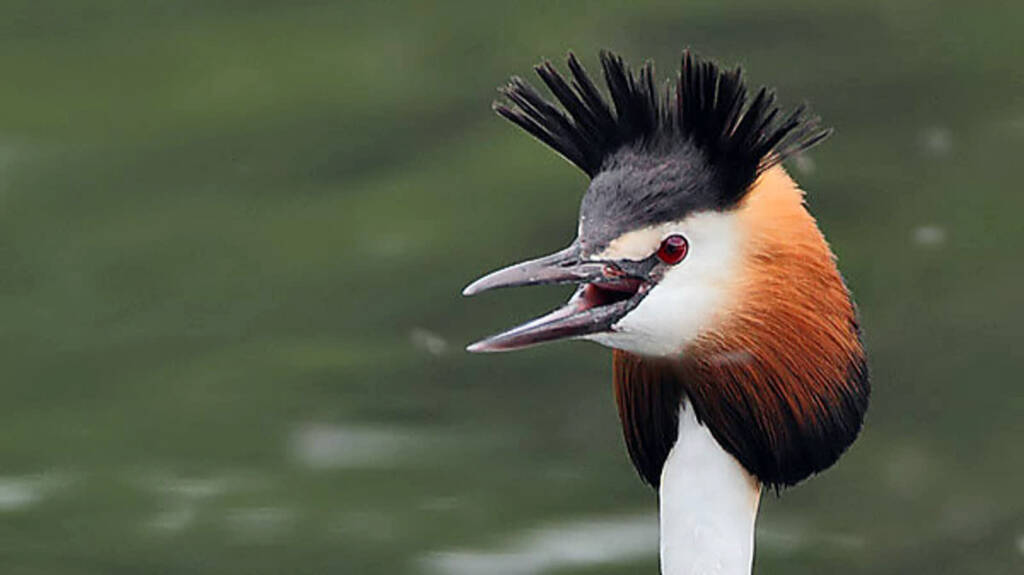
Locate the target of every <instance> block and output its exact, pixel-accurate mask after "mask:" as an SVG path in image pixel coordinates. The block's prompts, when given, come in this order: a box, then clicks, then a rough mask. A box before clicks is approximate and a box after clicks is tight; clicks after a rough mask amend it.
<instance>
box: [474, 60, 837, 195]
mask: <svg viewBox="0 0 1024 575" xmlns="http://www.w3.org/2000/svg"><path fill="white" fill-rule="evenodd" d="M600 59H601V67H602V69H603V73H604V80H605V85H606V87H607V92H608V94H609V96H610V99H611V103H609V102H608V100H607V99H606V98H605V97H604V95H602V93H601V91H600V90H599V89H598V88H597V87H596V86H595V85H594V82H593V81H592V80H591V79H590V77H589V75H588V74H587V72H586V70H584V68H583V66H582V65H581V64H580V62H579V60H578V59H577V58H576V56H575V55H574V54H572V53H571V52H570V53H569V56H568V66H569V72H570V77H569V79H568V80H567V79H566V78H565V77H564V76H563V75H562V74H561V73H560V72H559V71H558V70H557V69H556V68H555V67H554V66H553V65H552V64H551V63H550V62H544V63H542V64H540V65H538V66H537V67H536V68H535V70H536V72H537V75H538V76H540V78H541V80H542V81H543V82H544V84H545V85H546V86H547V87H548V89H549V90H550V92H551V94H552V95H554V97H555V99H556V100H557V101H558V104H560V105H561V107H559V106H558V105H556V104H555V103H554V102H551V101H549V100H548V99H546V98H544V97H543V96H542V95H541V94H540V93H539V92H538V91H537V90H536V89H534V88H533V87H532V86H531V85H530V84H528V83H526V82H525V81H524V80H523V79H521V78H518V77H513V78H512V79H511V80H510V82H509V83H508V85H506V86H504V87H503V88H501V93H502V94H503V95H504V96H505V97H506V98H507V99H508V102H509V103H510V104H511V105H508V104H505V103H501V102H495V104H494V109H495V110H496V111H497V112H498V113H499V114H501V115H502V116H504V117H505V118H507V119H509V120H510V121H512V122H513V123H515V124H516V125H518V126H520V127H521V128H523V129H524V130H526V131H527V132H529V133H530V134H532V135H533V136H534V137H536V138H537V139H539V140H540V141H542V142H544V143H545V144H547V145H548V146H550V147H551V148H552V149H554V150H555V151H557V152H558V153H559V154H561V155H562V156H564V157H565V158H566V159H567V160H569V161H570V162H572V163H573V164H575V165H576V166H578V167H579V168H580V169H581V170H583V171H584V172H585V173H586V174H587V175H588V176H590V177H591V178H593V177H594V176H596V175H597V174H599V173H600V172H601V171H602V169H603V166H604V165H605V162H606V160H608V159H609V158H610V157H611V156H612V155H613V154H615V152H617V151H618V150H620V149H622V148H624V147H627V146H638V147H641V148H643V147H650V146H658V147H665V146H672V144H673V143H683V142H689V143H691V144H693V145H694V146H695V147H696V148H697V150H699V151H700V152H701V154H702V155H703V158H704V161H706V162H707V163H708V165H709V166H710V167H712V168H713V169H714V171H715V173H716V174H718V175H719V177H720V178H722V180H723V182H724V183H726V184H729V185H725V186H723V187H722V192H721V193H723V194H725V195H726V197H723V198H721V199H720V204H721V205H730V204H733V203H735V202H736V201H738V200H739V199H740V198H741V197H743V195H744V194H745V193H746V191H747V188H748V187H749V186H750V185H751V184H752V183H753V182H754V180H755V179H756V178H757V176H758V175H760V174H761V173H762V172H764V171H765V170H767V169H769V168H771V167H772V166H774V165H776V164H778V163H780V162H782V161H783V160H785V159H786V158H788V157H790V156H792V155H793V154H796V153H798V152H800V151H802V150H805V149H807V148H809V147H811V146H813V145H814V144H817V143H818V142H820V141H821V140H823V139H824V138H825V137H827V136H828V135H829V133H830V132H831V131H830V130H828V129H822V128H821V127H820V126H819V123H818V119H817V118H816V117H813V116H807V115H806V108H805V106H799V107H797V108H796V109H795V110H794V111H793V112H791V113H790V114H789V115H787V116H785V118H784V119H780V116H781V114H780V108H779V107H778V106H777V105H776V101H775V94H774V93H773V92H772V91H770V90H769V89H768V88H765V87H761V88H760V89H758V90H757V92H756V94H755V95H754V97H753V99H752V100H751V101H750V102H749V103H748V98H747V88H746V86H745V84H744V82H743V72H742V70H741V68H739V67H736V68H734V69H732V70H730V71H725V70H722V69H721V68H719V67H718V66H717V65H716V64H714V63H713V62H710V61H706V60H703V59H701V58H700V57H698V56H695V55H693V54H691V53H690V52H689V51H686V52H684V53H683V58H682V66H681V68H680V71H679V75H678V77H677V81H676V84H675V86H674V87H672V86H670V85H666V89H665V93H664V94H663V95H659V94H658V91H657V89H656V88H655V82H654V66H653V64H652V63H651V62H649V61H648V62H647V63H645V64H644V65H643V66H642V67H641V68H640V70H639V74H634V72H633V70H632V69H630V67H629V66H628V65H626V64H625V63H624V62H623V60H622V58H621V57H619V56H617V55H615V54H612V53H611V52H607V51H602V52H601V54H600Z"/></svg>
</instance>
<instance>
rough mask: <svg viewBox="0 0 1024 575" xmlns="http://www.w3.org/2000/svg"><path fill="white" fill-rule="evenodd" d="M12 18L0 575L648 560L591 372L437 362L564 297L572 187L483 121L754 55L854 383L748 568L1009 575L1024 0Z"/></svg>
mask: <svg viewBox="0 0 1024 575" xmlns="http://www.w3.org/2000/svg"><path fill="white" fill-rule="evenodd" d="M767 4H769V3H760V4H757V6H756V7H755V6H754V5H753V4H751V3H742V4H739V3H737V4H731V3H720V2H704V1H701V2H667V3H662V2H653V1H652V2H639V3H631V4H629V5H625V4H624V5H621V6H617V7H616V6H613V5H611V4H608V3H588V4H587V5H586V8H584V6H583V5H582V4H557V5H553V6H551V5H549V3H506V4H501V5H496V4H488V3H482V4H481V3H474V2H450V3H446V4H443V5H434V6H427V5H421V4H419V3H412V2H395V3H366V4H357V3H345V2H338V3H330V2H292V3H278V2H233V1H218V2H208V1H202V2H199V1H195V2H191V1H178V2H121V1H112V0H111V1H104V2H90V3H79V2H51V3H37V2H13V1H12V2H3V3H2V4H0V30H2V33H0V70H3V81H2V82H0V318H2V321H0V338H2V345H0V350H2V351H0V354H2V355H0V360H2V366H3V368H2V374H3V383H2V387H0V422H2V423H0V571H2V572H3V573H12V574H33V575H35V574H54V575H85V574H111V573H125V574H128V573H131V574H136V573H188V574H197V573H202V574H218V575H220V574H231V573H238V574H243V573H244V574H261V573H267V574H269V573H317V574H319V573H354V574H362V573H389V574H400V573H425V574H450V575H462V574H470V573H486V574H502V573H505V574H524V575H525V574H530V575H532V574H563V575H565V574H570V573H571V574H583V573H587V574H594V575H596V574H612V573H655V572H656V571H657V560H656V552H657V523H656V517H655V510H656V499H655V497H654V495H653V493H651V492H650V491H649V490H648V489H646V488H645V487H644V486H642V485H641V483H640V482H639V480H638V479H637V477H636V475H635V473H634V472H633V470H632V468H631V467H630V465H629V463H628V461H627V458H626V455H625V450H624V448H623V445H622V441H621V438H620V437H619V431H618V429H617V422H616V416H615V412H614V406H613V401H612V397H611V391H610V385H611V382H610V373H609V371H610V370H609V363H610V357H609V354H608V352H607V351H606V350H604V349H602V348H599V347H597V346H594V345H590V344H584V343H567V344H559V345H554V346H550V347H546V348H540V349H536V350H530V351H525V352H521V353H518V354H506V355H497V356H485V357H480V356H469V355H467V354H465V353H464V352H463V351H462V348H463V346H464V345H465V344H466V343H467V342H468V341H470V340H472V339H473V338H476V337H479V336H482V335H485V334H487V333H489V332H492V331H494V330H496V329H499V328H501V327H505V326H508V325H510V324H512V323H513V322H515V321H518V320H521V319H525V318H527V317H530V316H531V315H534V314H536V313H538V312H541V311H544V310H547V309H549V308H551V307H553V306H554V305H556V304H557V303H558V301H559V300H560V299H562V298H564V297H565V293H563V292H564V290H562V289H558V288H551V289H537V290H524V291H522V292H519V293H512V292H508V293H500V294H493V295H492V294H486V295H484V296H480V297H479V298H474V299H472V300H464V299H463V298H461V297H460V296H459V290H460V289H461V287H462V286H463V285H464V284H465V283H466V282H467V281H469V280H471V279H473V278H474V277H476V276H477V275H478V274H479V273H481V272H484V271H487V270H489V269H492V268H494V267H496V266H498V265H500V264H503V263H507V262H510V261H514V260H517V259H520V258H523V257H526V256H531V255H536V254H540V253H545V252H547V251H550V250H551V249H553V248H556V247H559V246H561V245H564V244H565V243H566V242H568V241H569V239H570V238H571V236H572V234H573V232H574V228H575V217H576V208H577V203H578V201H579V197H580V195H581V193H582V190H583V189H584V186H585V180H584V178H583V177H582V176H581V175H580V174H578V173H575V172H574V171H573V170H572V169H571V168H570V167H569V166H568V165H567V164H566V163H565V162H563V161H562V160H560V159H558V158H557V157H555V156H554V155H553V154H551V153H549V152H548V151H546V150H545V149H544V148H543V147H542V146H540V145H538V144H536V143H534V142H532V141H531V140H530V139H529V138H528V137H526V136H524V135H523V134H521V133H519V132H517V131H516V130H515V129H513V128H512V127H511V126H508V125H505V123H503V122H501V121H500V120H498V119H497V118H495V117H494V116H493V115H492V114H491V112H490V109H489V105H490V102H491V100H492V98H493V97H494V96H495V92H494V88H495V86H497V85H498V84H499V83H501V82H502V81H503V80H504V79H505V78H506V77H507V76H508V75H510V74H513V73H516V74H521V75H528V74H530V73H531V71H530V67H531V66H532V65H533V64H534V63H536V62H537V61H538V60H539V59H540V58H541V57H544V56H549V57H554V58H560V57H561V56H562V55H563V54H564V53H565V51H566V50H568V49H570V48H572V49H574V50H576V51H577V53H579V54H580V56H581V57H582V58H583V60H584V62H585V63H586V64H587V65H589V66H590V67H591V68H594V67H595V64H596V52H597V50H598V49H599V48H601V47H612V48H615V49H616V50H619V51H621V52H622V53H624V54H625V55H626V56H627V57H628V59H630V60H631V61H633V62H637V61H639V60H641V59H642V58H645V57H653V58H655V59H656V61H657V62H658V63H659V66H660V70H661V71H662V74H664V75H667V74H668V71H669V70H671V69H672V68H674V67H675V62H676V60H677V58H678V55H679V53H680V51H681V50H682V48H684V47H686V46H690V47H692V48H694V49H696V50H698V51H699V52H701V53H703V54H705V55H708V56H713V57H715V58H718V59H720V60H722V61H724V62H727V63H736V62H741V63H743V64H744V65H745V66H746V68H747V69H748V70H749V75H750V78H751V79H752V81H754V82H758V83H760V82H768V83H771V84H773V85H776V86H778V88H779V92H780V95H781V97H782V99H783V100H784V101H785V102H787V103H796V102H798V101H800V100H801V99H806V100H808V101H809V102H811V103H812V105H813V108H814V110H815V111H816V112H817V113H819V114H821V115H822V116H823V118H824V120H825V122H826V123H828V124H830V125H832V126H834V127H835V128H836V133H835V135H834V136H833V137H832V139H831V140H830V141H829V142H827V143H826V144H824V145H822V146H820V147H819V148H816V149H815V150H814V151H813V152H812V153H811V154H810V155H808V156H805V157H802V158H798V159H796V160H795V161H794V162H792V163H791V165H790V166H789V168H790V170H791V171H792V172H793V173H794V175H795V176H796V177H797V178H798V179H799V180H800V181H801V183H802V184H803V185H804V187H806V188H807V189H808V190H809V193H810V195H809V202H810V205H811V207H812V209H813V211H814V213H815V214H816V216H817V217H818V219H819V221H820V223H821V225H822V227H823V228H824V229H825V231H826V233H827V235H828V237H829V239H830V241H831V243H832V245H833V247H834V249H835V251H836V252H837V253H838V255H839V258H840V264H841V267H842V269H843V272H844V274H845V276H846V279H847V281H848V283H849V285H850V286H851V288H852V289H853V291H854V292H855V294H856V296H857V299H858V301H859V304H860V309H861V313H862V316H863V323H864V326H865V329H866V338H867V343H868V347H869V348H870V353H871V367H872V370H873V374H874V385H875V394H874V396H873V405H872V408H871V411H870V413H869V417H868V421H867V427H866V429H865V432H864V434H863V436H862V437H861V439H860V441H858V443H857V444H856V445H855V447H854V448H853V450H852V451H851V452H850V453H849V454H848V455H847V456H846V457H845V458H844V459H843V460H842V461H841V463H840V465H838V466H837V467H835V468H834V469H832V470H830V471H828V472H827V473H826V474H824V475H822V476H820V477H818V478H815V479H813V480H812V481H809V482H808V483H806V484H804V485H802V486H800V487H798V488H795V489H792V490H789V491H786V492H784V493H782V495H781V497H776V496H775V495H774V494H770V495H766V497H765V500H764V503H763V513H762V515H761V519H760V521H759V526H758V533H757V539H758V559H757V571H758V572H759V573H764V574H771V573H789V574H793V573H835V574H840V573H843V574H846V573H849V574H859V573H872V574H879V573H882V574H889V573H891V574H905V573H935V574H939V573H950V574H953V573H956V574H962V573H978V574H1002V573H1021V572H1024V495H1022V491H1021V485H1022V483H1024V449H1022V441H1024V417H1022V414H1024V387H1022V384H1021V382H1020V374H1021V373H1022V370H1021V368H1022V367H1024V361H1022V360H1024V355H1022V352H1021V349H1022V345H1021V341H1022V340H1021V335H1020V326H1021V324H1022V322H1024V298H1022V296H1021V294H1022V293H1024V275H1022V266H1021V263H1020V261H1021V256H1020V253H1019V252H1020V249H1019V248H1020V246H1021V245H1022V242H1024V226H1022V225H1021V223H1020V220H1021V217H1020V214H1021V213H1024V193H1021V190H1020V183H1019V182H1020V181H1021V178H1020V175H1019V174H1018V169H1019V163H1020V162H1019V161H1018V158H1019V156H1020V155H1021V150H1024V96H1022V94H1024V73H1022V68H1021V65H1020V55H1021V42H1020V39H1019V37H1020V34H1019V28H1020V24H1021V23H1022V22H1024V4H1020V3H1012V2H1005V3H1002V6H1001V7H997V6H991V7H986V8H985V9H982V8H981V7H980V6H979V5H976V4H972V3H963V2H959V3H932V2H918V1H914V0H890V1H886V2H870V1H869V2H833V1H826V2H813V3H812V2H795V1H784V2H776V3H771V4H772V6H768V5H767Z"/></svg>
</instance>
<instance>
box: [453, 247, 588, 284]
mask: <svg viewBox="0 0 1024 575" xmlns="http://www.w3.org/2000/svg"><path fill="white" fill-rule="evenodd" d="M603 269H604V264H601V263H593V262H581V261H580V248H579V245H578V244H577V243H576V242H573V243H572V245H570V246H569V247H567V248H565V249H564V250H561V251H558V252H555V253H553V254H551V255H548V256H544V257H541V258H537V259H534V260H529V261H525V262H521V263H518V264H513V265H510V266H508V267H504V268H501V269H500V270H498V271H495V272H491V273H489V274H487V275H485V276H484V277H482V278H480V279H478V280H476V281H475V282H473V283H471V284H469V285H468V286H466V288H465V289H464V290H462V295H465V296H470V295H476V294H478V293H480V292H484V291H487V290H492V289H497V288H504V287H520V286H532V285H541V284H563V283H580V282H587V281H593V280H595V279H599V278H602V277H604V273H603V271H602V270H603Z"/></svg>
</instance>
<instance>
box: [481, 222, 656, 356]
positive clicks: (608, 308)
mask: <svg viewBox="0 0 1024 575" xmlns="http://www.w3.org/2000/svg"><path fill="white" fill-rule="evenodd" d="M562 283H574V284H579V286H580V287H579V288H578V289H577V290H576V292H575V293H574V294H573V295H572V297H571V298H569V301H568V302H567V303H566V304H565V305H563V306H562V307H560V308H558V309H556V310H554V311H552V312H551V313H549V314H547V315H544V316H541V317H539V318H537V319H534V320H532V321H529V322H527V323H524V324H522V325H520V326H517V327H514V328H512V329H510V330H508V331H504V332H502V333H499V334H497V335H492V336H491V337H488V338H486V339H483V340H480V341H478V342H476V343H474V344H472V345H470V346H469V347H467V348H466V349H467V350H468V351H472V352H489V351H510V350H513V349H520V348H523V347H528V346H531V345H536V344H539V343H544V342H548V341H554V340H559V339H567V338H578V337H583V336H586V335H590V334H594V333H600V332H605V331H608V330H610V329H611V327H612V325H613V324H615V322H616V321H618V320H619V319H621V318H622V316H624V315H626V314H627V313H629V311H630V310H632V309H633V308H634V307H636V306H637V304H639V303H640V300H641V299H643V297H644V295H646V292H647V289H648V287H649V284H648V283H647V282H646V281H644V279H643V278H641V277H636V276H634V275H632V274H630V273H627V272H626V271H624V269H623V267H622V266H620V265H619V264H618V263H617V262H609V261H601V262H595V261H587V260H583V259H582V258H581V257H580V248H579V244H578V243H576V242H573V243H572V245H570V246H569V247H567V248H566V249H564V250H562V251H559V252H556V253H554V254H551V255H549V256H544V257H542V258H537V259H534V260H530V261H526V262H522V263H518V264H515V265H511V266H508V267H506V268H503V269H500V270H498V271H496V272H493V273H490V274H487V275H486V276H484V277H482V278H480V279H478V280H476V281H475V282H473V283H471V284H469V285H468V286H466V289H464V290H462V295H467V296H470V295H476V294H478V293H480V292H483V291H487V290H492V289H497V288H503V287H517V286H529V285H541V284H562Z"/></svg>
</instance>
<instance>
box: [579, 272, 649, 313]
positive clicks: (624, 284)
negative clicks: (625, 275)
mask: <svg viewBox="0 0 1024 575" xmlns="http://www.w3.org/2000/svg"><path fill="white" fill-rule="evenodd" d="M642 286H643V282H642V281H640V280H636V279H623V280H618V281H611V282H601V283H592V284H587V286H586V287H584V288H583V297H582V303H583V308H584V309H592V308H595V307H601V306H606V305H612V304H614V303H618V302H620V301H625V300H627V299H629V298H631V297H633V296H635V295H636V294H637V292H639V291H640V288H641V287H642Z"/></svg>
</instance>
